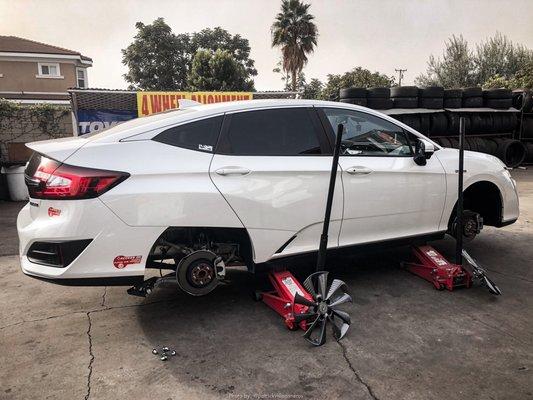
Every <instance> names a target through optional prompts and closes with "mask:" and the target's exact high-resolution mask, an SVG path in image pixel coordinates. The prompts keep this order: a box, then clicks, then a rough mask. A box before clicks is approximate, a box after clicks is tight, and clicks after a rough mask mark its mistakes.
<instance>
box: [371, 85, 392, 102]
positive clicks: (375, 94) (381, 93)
mask: <svg viewBox="0 0 533 400" xmlns="http://www.w3.org/2000/svg"><path fill="white" fill-rule="evenodd" d="M366 97H367V98H368V99H388V98H390V88H387V87H373V88H370V89H368V92H367V95H366Z"/></svg>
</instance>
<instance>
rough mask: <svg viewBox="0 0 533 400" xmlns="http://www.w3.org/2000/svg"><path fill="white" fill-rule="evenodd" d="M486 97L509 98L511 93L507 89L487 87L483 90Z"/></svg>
mask: <svg viewBox="0 0 533 400" xmlns="http://www.w3.org/2000/svg"><path fill="white" fill-rule="evenodd" d="M483 97H484V98H486V99H511V98H512V93H511V91H510V90H509V89H489V90H484V91H483Z"/></svg>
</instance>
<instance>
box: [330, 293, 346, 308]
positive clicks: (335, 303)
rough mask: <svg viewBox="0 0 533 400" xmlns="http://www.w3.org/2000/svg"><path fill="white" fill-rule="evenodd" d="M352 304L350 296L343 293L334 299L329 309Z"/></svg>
mask: <svg viewBox="0 0 533 400" xmlns="http://www.w3.org/2000/svg"><path fill="white" fill-rule="evenodd" d="M351 302H352V296H350V295H349V294H348V293H343V294H342V295H341V296H339V297H337V298H335V299H334V300H333V302H331V303H329V306H330V307H332V308H333V307H336V306H339V305H341V304H344V303H351Z"/></svg>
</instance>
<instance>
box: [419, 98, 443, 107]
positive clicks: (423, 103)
mask: <svg viewBox="0 0 533 400" xmlns="http://www.w3.org/2000/svg"><path fill="white" fill-rule="evenodd" d="M418 106H419V107H420V108H429V109H431V110H438V109H442V108H443V107H444V101H443V99H442V97H440V98H437V97H431V98H429V97H424V98H419V100H418Z"/></svg>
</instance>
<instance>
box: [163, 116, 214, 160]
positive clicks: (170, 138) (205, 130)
mask: <svg viewBox="0 0 533 400" xmlns="http://www.w3.org/2000/svg"><path fill="white" fill-rule="evenodd" d="M221 125H222V116H220V117H214V118H207V119H203V120H201V121H197V122H191V123H188V124H184V125H179V126H175V127H173V128H170V129H167V130H166V131H163V132H161V133H160V134H159V135H157V136H156V137H155V138H154V140H155V141H157V142H161V143H165V144H169V145H171V146H177V147H184V148H186V149H192V150H199V151H207V152H212V151H213V150H214V149H215V145H216V144H217V139H218V133H219V132H220V126H221Z"/></svg>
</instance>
